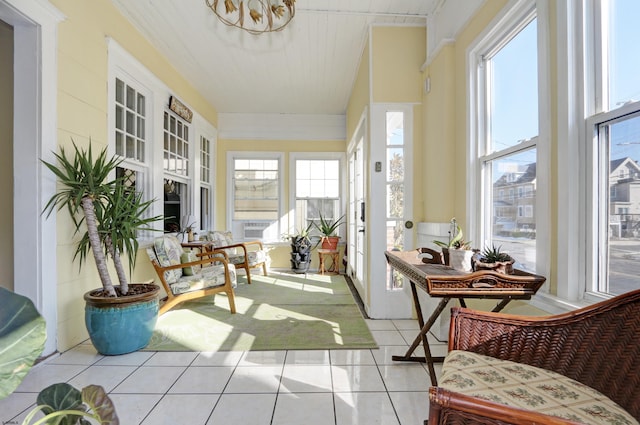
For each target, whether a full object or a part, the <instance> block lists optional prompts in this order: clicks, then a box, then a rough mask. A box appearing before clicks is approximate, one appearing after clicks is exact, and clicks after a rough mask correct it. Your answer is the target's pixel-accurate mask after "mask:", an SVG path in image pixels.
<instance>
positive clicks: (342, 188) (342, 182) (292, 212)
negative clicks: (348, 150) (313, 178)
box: [285, 152, 347, 239]
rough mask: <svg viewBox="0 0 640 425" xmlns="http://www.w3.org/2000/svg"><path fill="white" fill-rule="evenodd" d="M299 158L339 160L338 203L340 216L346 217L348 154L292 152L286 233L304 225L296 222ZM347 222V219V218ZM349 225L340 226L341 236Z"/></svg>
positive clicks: (293, 231) (291, 232) (343, 236)
mask: <svg viewBox="0 0 640 425" xmlns="http://www.w3.org/2000/svg"><path fill="white" fill-rule="evenodd" d="M298 160H320V161H322V160H326V161H331V160H337V161H339V166H338V167H339V173H340V175H339V177H338V185H339V195H338V204H339V211H338V217H341V216H342V215H343V214H344V215H345V218H346V212H347V203H346V198H347V196H346V195H345V194H346V193H347V192H346V190H347V189H346V177H345V173H346V156H345V154H344V152H290V153H289V206H290V208H289V214H288V215H289V217H287V218H286V223H287V227H286V228H287V229H288V230H287V231H286V232H285V234H295V233H296V232H297V231H298V230H300V229H301V227H302V225H301V224H300V223H296V216H297V211H296V205H297V202H296V201H297V199H298V198H297V197H296V175H297V173H296V164H297V161H298ZM345 223H346V220H345ZM346 227H347V225H346V224H345V225H344V226H339V227H338V236H340V237H341V238H343V239H344V238H345V236H346V234H347V229H346Z"/></svg>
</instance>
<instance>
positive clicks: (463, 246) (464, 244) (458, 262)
mask: <svg viewBox="0 0 640 425" xmlns="http://www.w3.org/2000/svg"><path fill="white" fill-rule="evenodd" d="M433 243H434V244H436V245H438V246H439V247H441V248H442V258H443V263H444V264H446V265H448V266H451V267H453V268H454V269H456V270H460V271H466V272H469V271H471V270H472V267H471V259H472V258H473V251H472V250H471V242H469V241H465V240H464V235H463V233H462V228H461V227H460V226H459V225H458V223H457V221H456V219H455V218H452V219H451V230H450V231H449V241H448V242H443V241H438V240H435V241H433Z"/></svg>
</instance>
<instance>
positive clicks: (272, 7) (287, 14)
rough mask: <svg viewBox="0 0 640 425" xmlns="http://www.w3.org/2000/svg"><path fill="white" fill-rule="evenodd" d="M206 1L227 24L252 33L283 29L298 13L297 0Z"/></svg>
mask: <svg viewBox="0 0 640 425" xmlns="http://www.w3.org/2000/svg"><path fill="white" fill-rule="evenodd" d="M205 2H206V3H207V6H209V8H210V9H211V10H213V13H215V14H216V16H217V17H218V18H219V19H220V20H221V21H222V22H223V23H224V24H225V25H229V26H230V27H236V28H240V29H243V30H245V31H247V32H249V33H251V34H262V33H265V32H275V31H282V29H283V28H284V27H286V26H287V24H288V23H289V22H291V20H292V19H293V17H294V16H295V14H296V6H295V2H296V0H282V1H280V0H205ZM223 7H224V8H223ZM247 15H248V16H247Z"/></svg>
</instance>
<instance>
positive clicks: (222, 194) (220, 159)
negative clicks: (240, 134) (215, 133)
mask: <svg viewBox="0 0 640 425" xmlns="http://www.w3.org/2000/svg"><path fill="white" fill-rule="evenodd" d="M231 151H235V152H276V153H282V154H283V163H282V173H281V176H282V179H283V181H284V182H285V184H284V192H283V205H284V207H283V212H284V214H286V217H285V218H284V221H285V223H286V224H288V227H289V228H291V227H292V226H293V221H294V217H293V216H292V215H291V214H288V213H287V212H288V211H292V210H293V208H294V206H293V205H290V204H289V195H290V194H289V176H290V175H289V171H290V168H291V167H290V163H289V154H290V153H292V152H345V151H346V142H345V141H343V140H340V141H335V140H331V141H300V140H219V141H218V146H217V158H216V181H218V182H226V181H227V152H231ZM345 166H346V164H345ZM215 197H216V211H215V227H216V229H217V230H225V229H226V223H227V185H226V184H218V185H216V194H215ZM284 230H285V231H286V229H284ZM268 249H269V257H270V259H271V264H270V266H271V267H273V268H289V267H290V263H289V258H290V256H289V252H290V251H291V247H290V246H289V244H288V242H285V241H283V242H282V243H281V244H270V246H269V247H268ZM313 257H314V258H313V260H314V261H313V263H312V264H311V267H312V268H315V267H317V258H315V257H316V255H313Z"/></svg>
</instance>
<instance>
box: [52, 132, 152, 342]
mask: <svg viewBox="0 0 640 425" xmlns="http://www.w3.org/2000/svg"><path fill="white" fill-rule="evenodd" d="M73 148H74V152H73V154H72V155H69V156H67V154H66V152H65V151H64V149H61V150H60V154H54V155H55V157H56V159H57V160H58V164H57V165H56V164H51V163H48V162H46V161H43V163H44V164H45V165H46V166H47V168H48V169H49V170H51V171H52V172H53V173H54V174H55V175H56V177H57V178H58V180H59V182H60V185H61V187H60V189H59V190H58V191H57V192H56V193H55V194H54V195H53V196H52V197H51V199H50V200H49V202H48V203H47V204H46V205H45V208H44V211H43V212H46V213H47V216H49V215H50V214H51V213H52V211H54V210H58V211H60V210H61V209H63V208H64V209H66V210H67V211H68V212H69V215H70V216H71V219H72V221H73V224H74V226H75V229H74V235H77V236H79V241H78V244H77V247H76V251H75V254H74V257H73V258H74V260H75V259H76V258H78V259H79V263H80V267H82V265H83V263H84V262H85V261H86V259H87V255H88V254H89V251H91V253H92V254H93V258H94V260H95V264H96V267H97V269H98V274H99V276H100V281H101V282H102V287H101V288H100V289H94V290H92V291H89V292H87V293H86V294H85V295H84V299H85V302H86V308H85V324H86V326H87V331H88V332H89V336H90V338H91V342H92V343H93V345H94V346H95V347H96V349H97V350H98V352H100V353H102V354H107V355H115V354H124V353H128V352H132V351H136V350H139V349H140V348H143V347H145V346H146V345H147V344H148V342H149V340H150V338H151V333H152V331H153V328H154V326H155V322H156V320H157V315H158V291H159V287H158V286H157V285H153V284H129V282H128V279H127V274H126V273H125V268H124V265H123V263H122V260H121V255H125V254H126V256H127V259H128V263H129V273H131V272H132V271H133V267H134V265H135V262H136V257H137V253H138V240H137V237H138V233H139V232H140V231H144V230H153V229H152V228H151V224H152V223H153V222H155V221H157V220H160V219H161V218H162V217H161V216H155V217H149V216H148V210H149V207H150V206H151V205H152V203H153V201H144V200H143V198H142V194H141V193H137V192H135V191H134V190H132V188H131V187H129V186H127V185H126V182H125V180H124V178H117V177H116V178H112V177H111V176H114V175H115V171H116V168H117V167H118V166H119V165H120V163H121V162H122V159H119V158H118V157H115V156H114V157H112V158H110V159H109V158H107V151H106V149H104V150H103V151H101V152H100V154H98V155H97V156H96V157H95V158H94V156H93V153H92V150H91V144H89V147H88V149H86V150H85V149H80V148H78V147H77V146H76V144H75V143H74V144H73ZM107 258H110V259H111V261H112V262H113V265H114V267H115V270H116V275H117V278H118V283H119V285H114V284H113V282H112V280H111V276H110V274H109V270H108V268H107Z"/></svg>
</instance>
